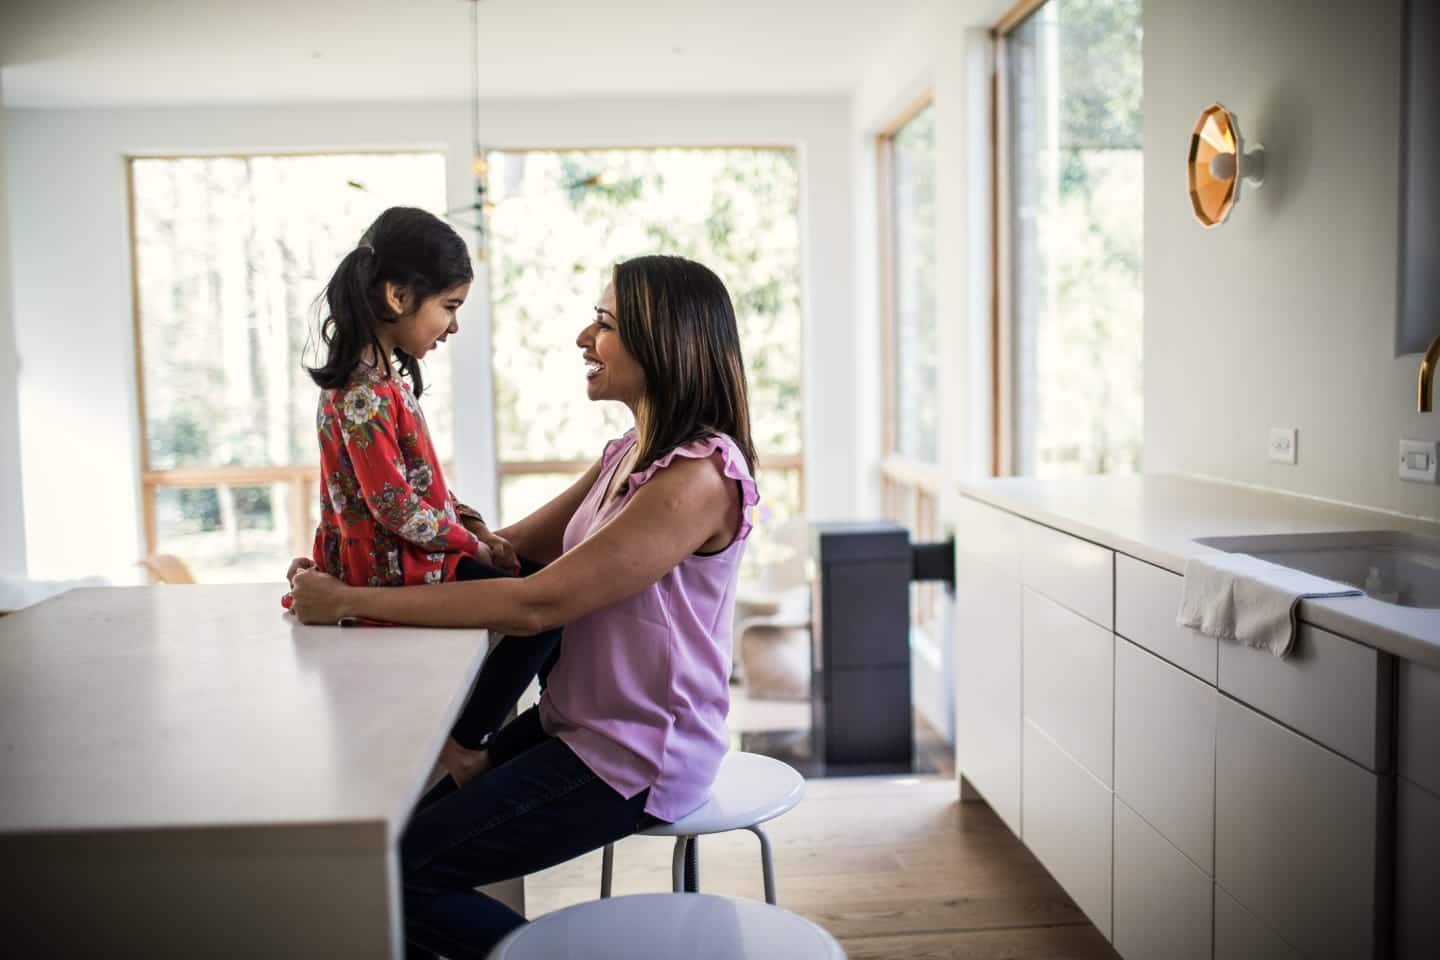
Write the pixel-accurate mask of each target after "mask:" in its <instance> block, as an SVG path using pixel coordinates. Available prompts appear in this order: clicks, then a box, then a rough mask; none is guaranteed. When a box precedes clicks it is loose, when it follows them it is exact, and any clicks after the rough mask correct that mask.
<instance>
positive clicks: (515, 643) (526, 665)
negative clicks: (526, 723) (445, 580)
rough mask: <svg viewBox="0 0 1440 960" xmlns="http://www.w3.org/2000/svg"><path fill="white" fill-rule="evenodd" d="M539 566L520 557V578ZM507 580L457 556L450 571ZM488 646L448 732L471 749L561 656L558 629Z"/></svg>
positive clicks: (460, 575) (486, 566) (487, 567)
mask: <svg viewBox="0 0 1440 960" xmlns="http://www.w3.org/2000/svg"><path fill="white" fill-rule="evenodd" d="M542 567H543V565H542V564H538V563H533V562H531V561H529V560H526V559H525V558H524V557H521V558H520V575H521V576H522V577H528V576H530V575H531V574H533V573H536V572H538V571H539V570H540V569H542ZM508 576H511V574H509V573H507V572H505V571H504V570H501V569H499V568H498V567H492V566H491V565H490V564H488V563H481V562H480V561H478V560H475V559H474V558H472V557H463V558H461V560H460V565H459V566H458V567H456V568H455V579H456V580H493V579H495V578H497V577H508ZM492 643H493V644H494V646H493V647H492V648H491V650H490V655H489V656H487V657H486V658H485V663H484V665H483V666H481V668H480V673H479V675H478V676H476V678H475V683H474V685H473V686H472V687H471V688H470V698H469V700H468V701H466V703H465V708H464V709H463V710H462V711H460V719H458V720H456V721H455V727H454V729H452V730H451V731H450V735H451V736H452V737H454V738H455V740H456V742H458V743H459V744H460V745H461V746H462V747H466V748H468V749H470V750H478V749H480V748H481V747H482V746H484V744H485V741H486V740H487V739H488V738H489V737H490V735H491V734H493V733H494V732H495V731H497V730H499V729H500V727H501V725H503V724H504V723H505V718H506V717H508V716H509V715H510V711H511V710H512V709H513V708H514V707H515V702H516V701H517V700H519V699H520V694H522V693H524V692H525V688H526V687H528V686H530V681H531V680H533V679H534V678H535V677H537V676H538V677H539V678H540V687H541V689H544V687H545V678H546V676H548V675H549V673H550V668H551V667H552V666H554V664H555V659H556V657H558V656H559V655H560V628H558V627H557V628H555V629H554V630H546V631H545V632H544V633H537V634H535V635H534V636H530V637H499V638H498V639H492Z"/></svg>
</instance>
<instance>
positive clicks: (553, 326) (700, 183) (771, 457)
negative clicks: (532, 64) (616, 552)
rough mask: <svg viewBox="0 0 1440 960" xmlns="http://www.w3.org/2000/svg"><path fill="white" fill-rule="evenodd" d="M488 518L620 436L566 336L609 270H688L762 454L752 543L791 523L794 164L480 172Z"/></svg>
mask: <svg viewBox="0 0 1440 960" xmlns="http://www.w3.org/2000/svg"><path fill="white" fill-rule="evenodd" d="M488 167H489V172H490V188H491V196H492V198H493V202H494V209H493V212H492V214H491V232H492V236H493V242H492V251H493V253H492V257H493V263H492V266H491V271H490V276H491V288H492V289H491V292H492V302H493V305H494V306H493V321H492V323H493V342H494V364H495V417H496V435H497V444H498V447H499V459H500V474H501V484H500V512H501V515H502V518H503V519H504V520H505V521H506V522H510V521H513V520H516V519H518V518H520V517H523V516H524V515H525V514H526V513H528V512H530V511H531V510H533V509H535V508H536V507H538V506H540V505H541V504H543V503H544V502H545V501H546V500H548V499H549V498H550V497H552V496H554V495H555V494H557V493H558V492H560V491H561V490H563V489H564V488H565V486H567V485H568V484H569V483H571V482H572V481H573V480H574V478H575V477H576V475H578V474H580V473H582V472H583V471H584V470H585V469H587V468H588V467H589V466H590V464H591V463H593V462H594V461H595V459H596V457H597V456H598V455H599V453H600V447H601V444H602V443H603V442H604V440H606V439H609V438H611V437H616V436H619V435H620V433H621V432H622V431H623V429H624V426H623V425H624V424H625V423H626V415H625V411H624V410H623V408H621V407H619V406H618V405H615V404H596V403H591V402H590V401H589V400H587V399H586V396H585V381H584V370H583V367H582V364H581V360H580V351H579V349H578V348H577V347H576V346H575V337H576V335H577V334H578V333H579V332H580V330H581V329H582V328H583V327H584V326H585V325H586V324H587V323H589V322H590V319H591V317H592V316H593V312H594V311H593V307H594V304H595V302H596V301H597V300H598V299H599V297H600V293H601V292H602V291H603V290H604V288H605V285H606V284H607V283H608V282H609V280H610V272H611V268H612V267H613V266H614V265H615V264H616V263H618V262H620V261H621V260H624V259H627V258H629V257H633V256H639V255H642V254H649V253H669V254H678V255H680V256H685V257H689V258H691V259H694V260H698V261H699V262H701V263H704V264H705V265H707V266H709V267H710V268H711V269H713V270H714V271H715V272H716V273H717V274H718V275H719V276H720V278H721V279H722V280H723V281H724V282H725V285H726V286H727V287H728V288H729V290H730V295H731V298H732V299H733V301H734V304H735V311H736V316H737V320H738V322H739V327H740V341H741V346H742V349H743V351H744V355H745V364H746V374H747V377H748V380H749V389H750V411H751V421H752V422H751V429H752V431H753V439H754V441H755V446H756V448H757V450H758V451H759V455H760V463H761V469H760V472H759V476H758V477H757V480H758V481H759V484H760V488H761V494H762V497H763V502H762V504H761V507H760V511H759V516H758V519H759V520H760V521H761V522H760V523H758V524H757V536H756V537H755V543H753V544H752V545H751V547H750V548H749V549H748V550H747V551H746V562H747V564H751V563H758V562H763V561H764V559H765V554H766V546H765V543H764V531H765V529H766V528H767V527H769V528H772V529H773V528H774V527H775V526H777V525H778V524H779V522H780V521H783V520H785V519H787V518H789V517H790V516H794V515H798V514H799V513H800V511H802V509H803V506H804V504H803V502H802V500H801V491H802V483H801V480H802V473H801V469H802V459H801V452H802V447H801V428H802V421H801V406H800V404H801V399H800V390H801V379H800V377H801V369H800V358H801V328H800V242H799V236H800V227H799V194H800V184H799V173H798V168H797V164H796V157H795V153H794V151H791V150H779V149H749V148H744V149H742V148H734V149H729V148H717V149H646V150H593V151H579V150H539V151H496V152H492V153H491V154H490V155H489V158H488Z"/></svg>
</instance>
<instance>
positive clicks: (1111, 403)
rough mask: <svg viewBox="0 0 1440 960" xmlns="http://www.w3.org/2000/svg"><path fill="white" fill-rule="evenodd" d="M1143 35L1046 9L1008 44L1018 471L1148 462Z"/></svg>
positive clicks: (1100, 12) (1093, 1) (1136, 15)
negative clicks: (1144, 432) (1144, 439)
mask: <svg viewBox="0 0 1440 960" xmlns="http://www.w3.org/2000/svg"><path fill="white" fill-rule="evenodd" d="M1140 30H1141V27H1140V0H1050V2H1048V3H1046V4H1045V5H1044V6H1042V7H1041V8H1040V9H1039V10H1037V11H1036V12H1035V13H1033V14H1032V15H1031V16H1029V17H1028V18H1027V19H1025V20H1023V21H1022V22H1021V23H1020V24H1019V25H1018V26H1016V27H1015V28H1014V29H1013V30H1011V31H1010V32H1009V33H1007V34H1005V35H1004V36H1003V37H1002V39H1001V43H1002V52H1003V55H1004V62H1005V73H1004V93H1003V96H1004V97H1005V104H1004V107H1005V115H1006V127H1007V135H1006V140H1005V143H1004V145H1003V146H1004V151H1005V160H1004V163H1003V169H1004V174H1005V177H1006V181H1007V183H1006V189H1007V191H1008V209H1007V210H1006V211H1004V214H1003V215H1004V216H1006V217H1007V222H1006V226H1007V229H1008V231H1009V250H1008V253H1009V276H1008V283H1009V293H1010V296H1009V302H1010V317H1009V319H1010V323H1011V326H1010V338H1011V357H1012V360H1013V369H1012V371H1011V373H1012V376H1011V383H1012V388H1013V392H1012V397H1011V400H1012V422H1011V425H1010V426H1011V431H1012V433H1011V437H1012V441H1013V463H1012V467H1013V469H1014V471H1015V472H1016V473H1021V474H1041V475H1046V474H1073V473H1115V472H1131V471H1135V470H1137V469H1138V468H1139V465H1140V442H1141V413H1142V409H1141V404H1142V399H1141V283H1140V280H1141V276H1140V270H1141V224H1142V216H1141V215H1142V209H1143V208H1142V190H1143V176H1142V174H1143V157H1142V154H1141V145H1140V128H1141V124H1140V120H1141V113H1140V109H1141V100H1140V89H1141V70H1140Z"/></svg>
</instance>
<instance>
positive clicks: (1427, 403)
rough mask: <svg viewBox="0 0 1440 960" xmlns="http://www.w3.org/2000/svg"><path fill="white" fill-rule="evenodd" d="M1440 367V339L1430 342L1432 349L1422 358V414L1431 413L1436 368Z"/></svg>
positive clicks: (1420, 407)
mask: <svg viewBox="0 0 1440 960" xmlns="http://www.w3.org/2000/svg"><path fill="white" fill-rule="evenodd" d="M1437 366H1440V337H1436V338H1435V339H1434V340H1431V341H1430V348H1429V349H1428V350H1426V351H1425V356H1423V357H1421V358H1420V405H1419V410H1420V412H1421V413H1429V412H1430V408H1431V404H1433V403H1434V399H1435V368H1436V367H1437Z"/></svg>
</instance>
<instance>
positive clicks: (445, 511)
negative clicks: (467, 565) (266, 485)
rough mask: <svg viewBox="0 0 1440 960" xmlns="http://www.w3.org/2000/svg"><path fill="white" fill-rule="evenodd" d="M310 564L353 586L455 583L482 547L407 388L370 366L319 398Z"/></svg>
mask: <svg viewBox="0 0 1440 960" xmlns="http://www.w3.org/2000/svg"><path fill="white" fill-rule="evenodd" d="M315 419H316V423H315V426H316V430H317V432H318V433H319V435H320V525H319V526H318V527H317V528H316V529H315V548H314V560H315V565H316V566H317V567H319V568H320V569H321V570H323V571H325V572H326V573H328V574H331V575H332V576H335V577H339V578H340V579H341V580H343V581H345V582H346V583H348V584H351V585H352V586H372V587H379V586H406V585H409V584H415V583H436V582H438V581H440V580H452V579H454V575H455V566H456V565H457V564H458V563H459V562H460V558H461V557H462V556H474V555H475V554H476V552H477V551H478V548H479V544H480V541H478V540H477V539H475V535H474V534H473V533H471V532H470V531H469V530H466V529H465V527H464V526H463V525H462V524H461V523H460V521H459V519H458V518H457V517H456V514H455V499H454V497H452V496H451V494H450V492H449V491H448V490H446V488H445V477H444V475H443V474H442V473H441V472H440V462H439V460H438V459H437V458H436V456H435V448H434V446H432V445H431V443H430V431H429V429H428V428H427V427H426V426H425V416H424V414H422V413H421V412H420V405H419V404H418V403H416V402H415V395H414V394H413V393H411V392H410V384H409V383H407V382H406V381H405V380H403V379H401V378H399V377H390V376H387V375H385V374H384V373H382V372H381V371H378V370H373V369H369V368H366V369H365V370H363V371H362V372H360V373H357V374H356V377H355V379H354V380H353V381H352V382H351V383H350V385H349V386H347V387H345V388H343V389H339V390H322V391H321V393H320V408H319V411H318V412H317V414H316V418H315Z"/></svg>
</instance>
